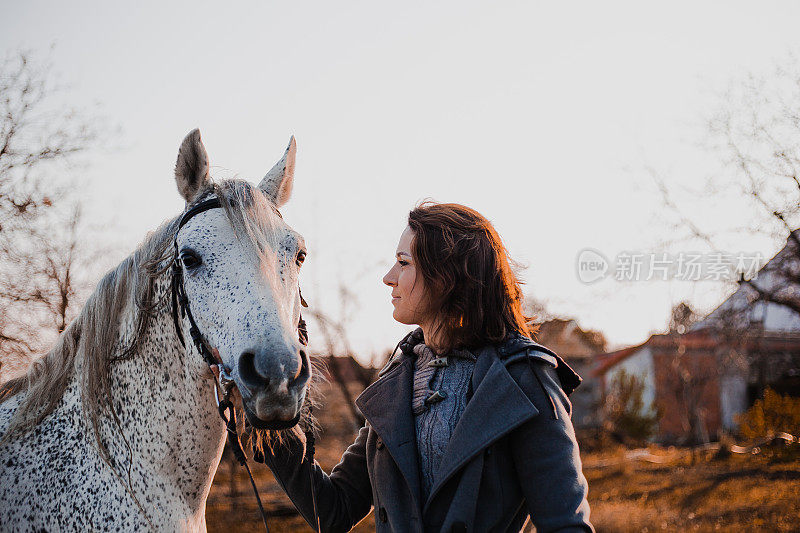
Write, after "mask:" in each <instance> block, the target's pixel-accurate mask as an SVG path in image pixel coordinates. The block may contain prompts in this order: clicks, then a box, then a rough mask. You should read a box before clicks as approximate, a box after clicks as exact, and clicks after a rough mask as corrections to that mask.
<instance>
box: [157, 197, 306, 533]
mask: <svg viewBox="0 0 800 533" xmlns="http://www.w3.org/2000/svg"><path fill="white" fill-rule="evenodd" d="M221 207H222V202H221V201H220V199H219V198H211V199H209V200H205V201H203V202H200V203H199V204H197V205H195V206H194V207H192V208H191V209H189V210H188V211H186V212H185V213H184V214H183V216H182V217H181V220H180V222H178V227H177V229H176V230H175V238H174V240H173V244H174V249H175V251H174V255H173V258H172V286H171V293H172V295H171V297H172V320H173V323H174V324H175V332H176V333H177V334H178V339H179V340H180V342H181V345H182V346H183V347H184V348H186V340H185V339H184V336H183V332H182V331H181V323H180V318H178V309H180V315H181V318H184V317H185V318H188V319H189V326H190V327H189V335H190V336H191V337H192V343H193V344H194V346H195V348H197V351H198V352H199V353H200V355H201V356H202V357H203V361H205V363H206V364H207V365H208V366H209V367H210V368H214V367H216V369H217V370H218V378H217V381H215V383H214V397H215V399H216V402H217V409H218V411H219V416H220V417H221V418H222V420H223V422H225V428H226V430H227V434H228V443H229V444H230V446H231V450H232V451H233V454H234V456H235V457H236V459H237V460H238V461H239V463H240V464H241V465H242V466H244V467H245V468H246V469H247V474H248V475H249V476H250V484H251V485H252V487H253V492H254V493H255V495H256V500H257V502H258V508H259V510H260V511H261V518H262V519H263V520H264V527H265V528H266V530H267V532H269V526H268V525H267V516H266V513H265V512H264V507H263V506H262V504H261V498H260V497H259V495H258V489H257V488H256V483H255V480H254V479H253V475H252V474H251V473H250V467H249V466H248V464H247V457H246V455H245V453H244V450H243V449H242V443H241V442H240V441H239V433H238V431H237V429H236V412H235V410H234V407H233V402H231V400H230V392H231V389H232V388H233V386H234V381H233V378H232V376H231V375H230V372H229V371H228V370H227V369H226V368H225V365H224V364H223V362H222V361H217V360H216V359H215V358H214V356H213V354H212V353H211V350H209V348H208V345H207V344H206V343H205V341H204V340H203V334H202V333H200V328H198V327H197V322H195V320H194V316H193V315H192V310H191V308H190V307H189V298H188V297H187V296H186V290H185V289H184V286H183V265H182V264H181V259H180V253H179V251H178V233H179V232H180V230H181V228H182V227H183V226H184V225H185V224H186V223H187V222H189V220H191V219H192V217H195V216H197V215H199V214H200V213H203V212H205V211H208V210H209V209H216V208H221ZM275 212H276V213H277V214H278V216H281V215H280V212H278V210H277V209H276V210H275ZM281 218H283V217H281ZM300 302H301V305H302V306H303V307H307V304H306V302H305V300H304V299H303V295H302V294H300ZM297 334H298V337H299V340H300V343H301V344H302V345H303V346H305V345H307V344H308V330H307V329H306V323H305V321H304V320H303V315H302V314H301V315H300V320H299V322H298V324H297ZM306 357H307V356H306V355H304V356H303V363H302V364H303V365H306V364H307V362H306ZM220 391H221V392H222V397H221V398H220ZM242 405H243V407H244V410H245V414H246V415H247V417H246V421H247V423H249V424H250V425H251V426H253V427H255V428H257V429H272V430H278V429H288V428H291V427H294V426H295V425H297V423H298V422H299V421H300V416H301V413H302V409H300V410H298V413H297V415H296V416H295V417H294V418H293V419H292V420H289V421H286V422H267V421H263V420H261V419H259V418H258V417H257V416H256V415H255V414H254V413H252V412H250V411H249V410H248V409H247V406H245V405H244V403H243V404H242ZM309 409H310V404H309ZM305 434H306V458H307V459H308V460H309V475H310V476H311V488H312V500H313V502H314V517H315V519H316V521H317V524H316V528H317V531H319V514H318V513H317V498H316V490H314V480H313V475H312V471H313V464H314V433H313V430H312V428H311V427H310V425H309V427H308V428H307V429H306V431H305Z"/></svg>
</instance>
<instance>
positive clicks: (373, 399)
mask: <svg viewBox="0 0 800 533" xmlns="http://www.w3.org/2000/svg"><path fill="white" fill-rule="evenodd" d="M415 334H417V331H414V332H411V333H410V334H409V335H407V336H406V337H405V338H404V339H403V340H402V341H400V344H399V345H398V348H401V351H400V353H397V355H396V356H393V357H392V358H390V361H389V363H387V365H386V366H385V367H384V369H383V370H382V371H381V378H380V379H378V381H376V382H375V383H373V384H372V385H370V386H369V387H367V388H366V389H365V390H364V392H363V393H361V395H360V396H359V397H358V398H357V399H356V405H357V406H358V408H359V409H360V410H361V413H362V414H363V415H364V418H366V419H367V421H368V422H369V423H370V425H371V426H372V428H373V429H374V430H375V432H376V433H377V434H378V435H379V436H380V437H381V439H382V440H383V442H384V444H385V445H386V448H387V449H388V450H389V453H390V454H391V455H392V457H393V458H394V460H395V462H396V463H397V466H398V467H399V469H400V471H401V472H402V474H403V477H404V478H405V480H406V483H407V484H408V486H409V490H410V491H411V493H412V494H413V496H414V498H415V499H416V501H417V502H420V500H421V480H420V472H419V459H418V457H417V437H416V426H415V422H414V415H413V413H412V412H411V396H412V394H413V377H414V376H413V374H414V359H413V357H409V356H408V353H409V352H411V349H412V348H413V345H414V344H416V343H417V342H419V339H417V338H416V337H414V335H415ZM417 336H418V335H417ZM523 339H525V338H524V337H523ZM514 342H515V344H514V345H513V346H509V344H508V342H506V343H503V344H502V345H500V346H487V347H484V348H483V349H482V350H481V351H480V354H479V356H478V359H477V362H476V364H475V370H474V371H473V374H472V388H473V391H474V393H473V395H472V398H471V399H470V401H469V402H468V403H467V405H466V407H465V409H464V412H463V413H462V414H461V417H460V418H459V420H458V423H457V424H456V427H455V429H454V430H453V435H452V436H451V438H450V442H449V443H448V445H447V450H446V451H445V454H444V456H443V457H442V462H441V464H440V465H439V468H438V471H437V474H436V479H437V481H436V483H435V484H434V486H433V487H432V489H431V493H430V496H429V498H428V501H427V502H423V503H425V508H427V507H428V505H429V504H430V502H431V501H432V500H433V498H434V497H435V496H436V493H437V492H438V491H439V490H440V489H441V487H442V486H443V485H444V484H445V483H446V482H447V481H448V480H449V479H450V478H451V477H452V476H453V475H454V474H455V473H456V472H458V470H459V469H460V468H461V467H463V466H464V465H465V464H466V463H467V462H468V461H469V460H470V459H472V458H473V457H475V455H477V454H478V453H480V452H481V451H482V450H483V449H484V448H486V447H487V446H489V445H490V444H491V443H493V442H495V441H496V440H498V439H500V438H501V437H502V436H503V435H505V434H507V433H508V432H510V431H512V430H513V429H515V428H516V427H518V426H519V425H521V424H523V423H524V422H526V421H527V420H530V419H531V418H533V417H535V416H536V415H537V414H538V412H539V411H538V410H537V409H536V407H535V406H534V405H533V404H532V403H531V401H530V400H529V399H528V397H527V396H526V394H525V393H524V392H523V391H522V389H520V387H519V385H517V383H516V382H515V381H514V378H512V377H511V375H510V374H509V373H508V370H506V365H505V364H504V361H503V360H501V354H502V358H503V359H506V358H507V357H509V356H510V355H513V354H514V353H515V351H516V350H521V351H522V353H525V352H526V351H527V349H528V348H531V346H530V344H533V345H536V343H533V341H531V340H530V339H527V342H526V341H525V340H518V341H514ZM536 346H539V345H536ZM515 349H516V350H515ZM545 350H546V348H545ZM547 351H548V352H549V350H547ZM550 353H552V352H550ZM536 355H537V356H541V357H542V358H543V359H546V360H547V361H548V362H552V363H553V365H554V366H555V360H553V361H550V359H551V357H550V355H549V354H547V353H542V352H537V353H536ZM553 355H554V354H553ZM498 409H502V413H499V412H497V411H498ZM492 413H497V416H487V414H492Z"/></svg>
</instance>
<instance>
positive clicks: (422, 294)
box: [383, 227, 430, 326]
mask: <svg viewBox="0 0 800 533" xmlns="http://www.w3.org/2000/svg"><path fill="white" fill-rule="evenodd" d="M413 240H414V232H413V231H412V230H411V228H409V227H406V229H405V231H403V234H402V235H401V236H400V242H399V243H398V244H397V253H396V255H395V259H396V261H395V263H394V265H393V266H392V268H391V270H389V272H387V273H386V275H385V276H383V282H384V283H385V284H386V285H388V286H390V287H391V288H392V305H393V306H394V312H393V313H392V317H394V319H395V320H397V321H398V322H400V323H402V324H416V325H420V326H421V325H423V324H427V322H428V321H429V318H430V317H429V314H430V312H429V311H430V310H429V309H428V308H429V298H428V293H427V290H426V289H425V283H424V281H423V279H422V275H421V274H419V275H417V267H416V265H415V264H414V258H413V257H412V256H411V243H412V241H413Z"/></svg>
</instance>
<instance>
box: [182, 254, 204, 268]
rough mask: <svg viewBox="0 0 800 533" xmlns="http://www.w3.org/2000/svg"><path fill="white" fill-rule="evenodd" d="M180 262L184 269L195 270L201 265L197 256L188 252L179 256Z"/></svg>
mask: <svg viewBox="0 0 800 533" xmlns="http://www.w3.org/2000/svg"><path fill="white" fill-rule="evenodd" d="M181 262H182V263H183V266H185V267H186V268H197V267H199V266H200V264H201V263H202V261H201V260H200V258H199V257H198V256H197V254H196V253H194V252H190V251H187V252H183V253H182V254H181Z"/></svg>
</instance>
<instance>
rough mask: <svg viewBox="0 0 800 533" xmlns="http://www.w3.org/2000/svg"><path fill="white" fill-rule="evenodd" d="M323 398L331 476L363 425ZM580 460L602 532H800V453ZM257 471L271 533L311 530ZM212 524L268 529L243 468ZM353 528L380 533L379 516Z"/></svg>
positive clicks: (598, 454) (611, 454) (324, 456)
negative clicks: (358, 426)
mask: <svg viewBox="0 0 800 533" xmlns="http://www.w3.org/2000/svg"><path fill="white" fill-rule="evenodd" d="M321 392H322V394H323V397H324V398H325V399H326V405H324V406H323V408H322V409H319V410H318V414H319V417H320V421H321V423H322V425H323V428H324V432H323V434H322V436H321V438H320V439H319V440H318V444H317V460H318V461H319V462H320V464H321V465H322V466H323V467H324V468H325V469H326V471H330V469H331V468H333V466H334V465H335V464H336V463H337V462H338V461H339V458H340V457H341V454H342V452H344V450H345V448H346V447H347V446H348V444H350V443H351V442H352V439H353V438H354V436H355V433H356V428H355V427H354V425H353V422H352V420H351V419H350V415H349V413H348V411H347V410H346V409H345V408H344V407H343V405H344V403H343V399H342V397H341V394H340V393H339V391H338V390H336V388H335V387H334V388H331V387H330V386H324V387H323V389H322V390H321ZM353 392H354V393H355V394H357V393H358V391H353ZM583 461H584V473H585V475H586V477H587V479H588V480H589V501H590V504H591V507H592V522H593V523H594V524H595V527H596V528H597V531H598V532H613V533H617V532H620V533H624V532H633V531H636V532H653V531H671V532H672V531H701V532H703V531H737V532H739V531H769V532H773V531H775V532H778V531H781V532H783V531H786V532H788V531H800V453H798V452H796V451H795V452H794V453H792V452H787V451H785V450H780V449H769V448H765V449H762V450H761V451H760V453H758V454H734V455H730V456H727V457H723V458H718V457H717V454H716V452H715V451H714V450H713V449H712V450H706V451H695V452H692V451H691V450H687V449H680V448H659V447H651V448H648V449H639V450H628V449H625V448H621V447H605V448H603V449H601V450H599V451H592V452H590V453H585V454H584V456H583ZM233 467H235V468H234V469H233V470H232V468H233ZM253 471H254V474H255V476H256V478H257V483H258V486H259V490H260V492H261V497H262V499H263V500H264V504H265V507H266V508H267V509H268V511H269V513H270V515H271V518H270V524H269V526H270V530H271V531H274V532H279V531H311V529H310V528H309V527H308V525H306V524H305V522H304V521H303V519H302V518H300V517H299V515H297V514H296V512H295V511H294V507H293V506H292V504H291V502H290V501H289V499H288V498H287V497H286V496H285V495H284V494H283V492H282V491H281V489H280V488H279V487H278V485H277V483H276V482H275V481H274V478H273V477H272V473H271V472H270V471H269V469H267V468H266V467H264V466H263V465H260V464H254V465H253ZM232 472H234V477H233V481H234V483H233V484H232V483H231V473H232ZM232 489H233V492H232ZM206 519H207V523H208V530H209V531H211V532H212V533H217V532H218V533H233V532H251V531H252V532H256V531H263V525H262V524H261V518H260V516H259V514H258V510H257V506H256V502H255V498H254V496H253V494H252V491H251V489H250V483H249V480H248V479H247V474H246V473H245V471H244V468H242V467H239V465H238V464H231V463H230V462H228V461H227V460H223V462H222V464H221V465H220V468H219V470H218V471H217V475H216V477H215V479H214V485H213V487H212V489H211V495H210V497H209V499H208V506H207V509H206ZM355 531H374V521H373V518H372V514H370V515H369V516H368V517H367V518H366V519H365V520H363V521H362V522H361V523H360V524H359V525H358V526H357V528H356V529H355Z"/></svg>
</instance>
